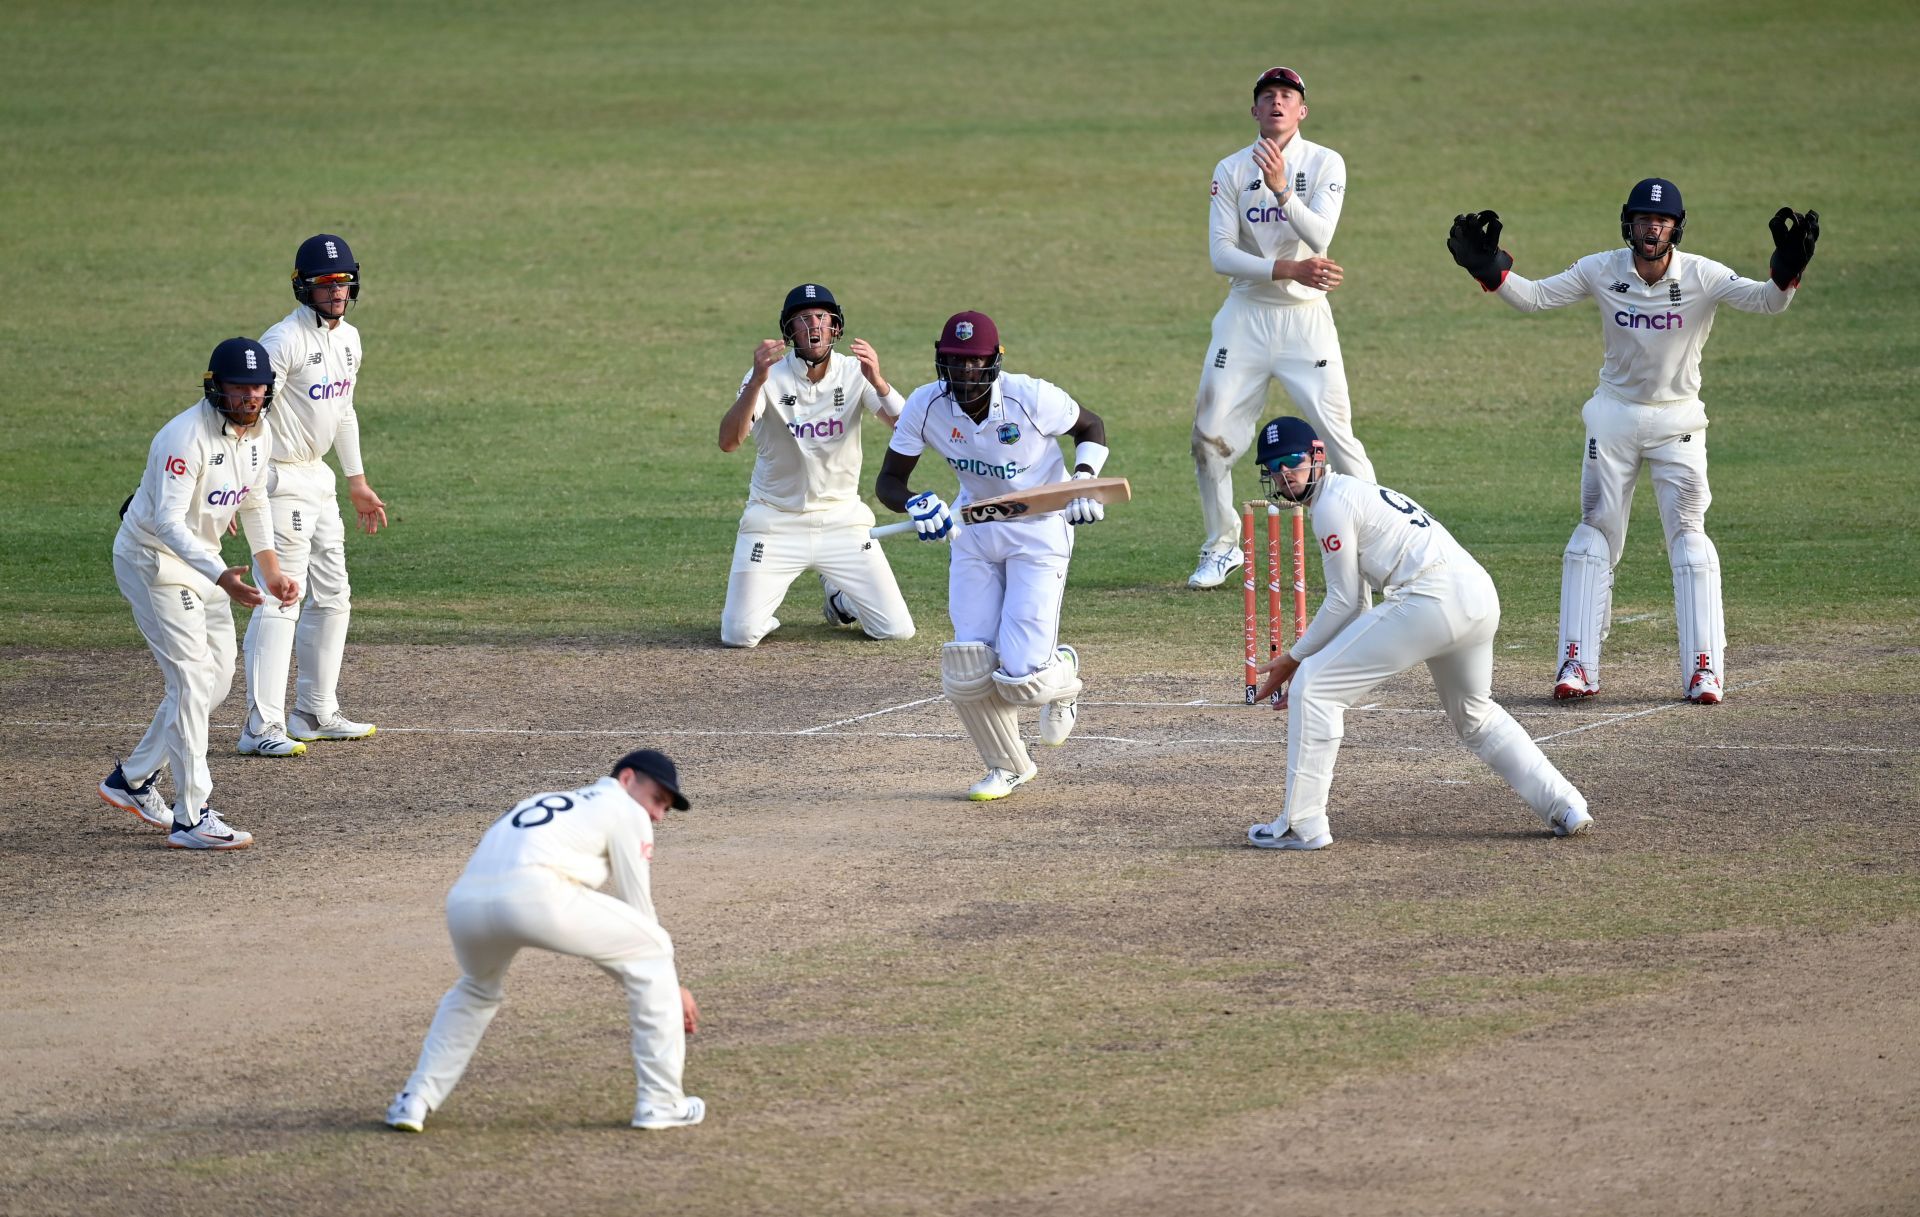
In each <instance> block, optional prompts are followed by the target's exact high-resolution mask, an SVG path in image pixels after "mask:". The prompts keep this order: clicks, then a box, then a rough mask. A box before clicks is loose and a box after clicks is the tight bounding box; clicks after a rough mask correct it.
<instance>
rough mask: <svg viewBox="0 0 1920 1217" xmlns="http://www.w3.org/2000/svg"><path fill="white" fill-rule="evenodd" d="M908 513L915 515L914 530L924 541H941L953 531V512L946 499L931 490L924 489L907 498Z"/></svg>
mask: <svg viewBox="0 0 1920 1217" xmlns="http://www.w3.org/2000/svg"><path fill="white" fill-rule="evenodd" d="M907 514H908V515H910V516H912V517H913V528H914V532H915V533H916V534H917V535H918V536H919V538H920V539H921V540H922V541H940V540H944V539H945V538H946V535H947V534H948V533H950V532H952V531H953V513H952V512H951V511H948V510H947V504H946V500H944V499H942V498H941V497H940V496H939V495H937V494H935V493H934V492H933V491H931V490H922V491H921V492H920V493H919V494H916V495H914V496H913V497H912V498H910V499H908V500H907Z"/></svg>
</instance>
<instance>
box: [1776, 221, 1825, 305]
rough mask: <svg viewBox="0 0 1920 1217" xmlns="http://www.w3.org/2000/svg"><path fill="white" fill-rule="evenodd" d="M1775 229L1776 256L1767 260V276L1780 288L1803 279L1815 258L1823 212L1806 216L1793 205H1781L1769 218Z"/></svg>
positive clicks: (1785, 287) (1783, 288)
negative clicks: (1815, 244) (1808, 265)
mask: <svg viewBox="0 0 1920 1217" xmlns="http://www.w3.org/2000/svg"><path fill="white" fill-rule="evenodd" d="M1767 227H1768V228H1771V229H1772V230H1773V258H1772V259H1771V260H1770V261H1769V262H1768V263H1767V277H1768V278H1769V279H1772V280H1773V285H1774V286H1775V287H1777V288H1779V289H1780V290H1781V291H1783V292H1784V291H1786V290H1787V289H1788V288H1790V287H1792V286H1793V285H1794V284H1796V283H1798V282H1800V276H1801V274H1802V273H1803V272H1805V270H1806V269H1807V263H1809V262H1811V261H1813V246H1814V243H1815V242H1817V241H1818V240H1819V239H1820V213H1819V212H1817V211H1809V212H1807V213H1805V214H1804V215H1803V214H1801V213H1800V212H1797V211H1795V210H1794V209H1793V208H1791V207H1782V208H1781V209H1780V210H1778V211H1776V212H1774V213H1773V219H1771V220H1769V221H1767Z"/></svg>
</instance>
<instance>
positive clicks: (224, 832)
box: [167, 807, 253, 849]
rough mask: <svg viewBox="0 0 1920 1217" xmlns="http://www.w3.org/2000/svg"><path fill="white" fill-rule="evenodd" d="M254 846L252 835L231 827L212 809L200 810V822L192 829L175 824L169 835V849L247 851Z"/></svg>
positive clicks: (204, 808)
mask: <svg viewBox="0 0 1920 1217" xmlns="http://www.w3.org/2000/svg"><path fill="white" fill-rule="evenodd" d="M252 844H253V834H252V833H250V832H242V831H240V830H239V829H237V828H233V827H230V826H229V825H228V824H227V822H226V821H225V820H222V819H221V818H220V813H219V812H217V811H215V810H214V809H213V808H211V807H202V808H201V809H200V822H199V823H198V824H195V825H194V826H193V827H192V828H183V827H181V826H180V825H179V824H178V823H175V824H174V826H173V831H172V832H170V833H168V834H167V848H168V849H245V848H246V847H247V846H249V845H252Z"/></svg>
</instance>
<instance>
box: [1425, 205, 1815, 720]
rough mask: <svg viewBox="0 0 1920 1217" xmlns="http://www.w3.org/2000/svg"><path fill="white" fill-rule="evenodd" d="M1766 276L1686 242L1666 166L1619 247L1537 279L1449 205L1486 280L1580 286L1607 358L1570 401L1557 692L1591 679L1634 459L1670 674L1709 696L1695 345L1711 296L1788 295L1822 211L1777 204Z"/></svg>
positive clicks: (1464, 259)
mask: <svg viewBox="0 0 1920 1217" xmlns="http://www.w3.org/2000/svg"><path fill="white" fill-rule="evenodd" d="M1770 223H1771V227H1772V230H1773V244H1774V250H1773V258H1772V262H1771V264H1770V266H1769V268H1768V278H1769V279H1770V280H1771V282H1769V281H1768V280H1765V279H1761V280H1755V279H1748V278H1744V277H1742V276H1741V275H1739V274H1737V273H1735V272H1734V271H1732V270H1729V269H1728V268H1727V267H1725V266H1723V265H1721V264H1720V263H1718V262H1715V261H1713V260H1712V259H1711V258H1702V257H1699V256H1697V255H1695V254H1689V253H1682V252H1681V251H1680V249H1679V248H1678V247H1679V245H1680V238H1681V236H1682V235H1683V234H1684V233H1685V231H1686V226H1687V212H1686V208H1684V207H1682V206H1681V205H1680V188H1679V187H1677V186H1675V185H1674V184H1673V183H1672V182H1669V181H1667V180H1666V179H1665V178H1657V177H1651V178H1647V179H1645V180H1643V181H1641V182H1639V183H1638V184H1637V185H1635V186H1634V188H1633V189H1632V191H1630V192H1629V193H1628V195H1627V201H1626V203H1625V205H1623V206H1622V207H1621V208H1620V235H1621V236H1622V237H1623V238H1624V239H1625V240H1626V242H1627V248H1625V249H1615V250H1609V251H1607V252H1604V253H1597V254H1588V255H1587V256H1586V257H1584V258H1582V259H1580V260H1579V261H1578V262H1575V263H1574V264H1573V265H1572V266H1570V267H1568V268H1567V269H1566V270H1564V271H1562V272H1561V273H1560V274H1557V275H1553V276H1551V277H1549V278H1546V279H1542V280H1540V281H1539V282H1537V283H1536V282H1534V281H1532V280H1530V279H1526V278H1523V277H1522V276H1520V275H1516V274H1513V273H1512V267H1513V258H1512V257H1511V256H1509V255H1508V253H1507V251H1506V250H1504V249H1501V248H1500V229H1501V224H1500V217H1499V216H1498V215H1497V214H1495V213H1494V212H1491V211H1481V212H1476V213H1474V214H1472V215H1461V216H1455V217H1454V221H1453V229H1452V231H1451V232H1449V233H1448V235H1447V248H1448V250H1449V251H1451V252H1452V254H1453V260H1454V261H1455V262H1457V263H1459V264H1460V266H1461V267H1462V268H1464V269H1465V270H1466V271H1467V273H1468V274H1471V275H1472V276H1473V277H1474V278H1475V279H1477V280H1479V282H1480V286H1481V287H1482V288H1483V289H1484V290H1486V291H1489V292H1497V293H1498V294H1499V296H1500V298H1501V299H1502V300H1505V301H1506V302H1507V303H1508V304H1510V305H1512V306H1513V307H1514V308H1516V309H1518V310H1520V311H1521V312H1523V313H1537V312H1539V311H1541V310H1542V309H1552V308H1563V307H1565V306H1566V305H1569V304H1573V303H1574V302H1576V301H1579V300H1585V299H1589V298H1591V299H1593V300H1595V301H1597V302H1598V303H1599V305H1600V333H1601V337H1602V341H1603V343H1604V347H1605V352H1606V355H1605V358H1604V359H1603V360H1602V361H1601V364H1600V384H1599V386H1598V387H1597V388H1596V389H1594V391H1593V396H1592V398H1590V399H1589V400H1588V402H1587V404H1586V405H1585V406H1584V407H1582V408H1581V410H1580V420H1581V422H1582V423H1584V424H1585V426H1586V432H1587V443H1586V448H1585V450H1584V452H1583V454H1582V457H1583V459H1582V460H1581V462H1580V523H1579V524H1577V525H1576V526H1575V527H1574V530H1573V536H1572V537H1571V538H1570V539H1569V540H1568V541H1567V548H1566V553H1565V554H1564V556H1563V557H1562V559H1561V571H1560V653H1559V665H1560V666H1559V670H1558V672H1557V673H1556V675H1555V677H1554V685H1553V695H1554V696H1555V697H1556V698H1560V699H1563V700H1564V699H1566V698H1571V697H1588V696H1591V695H1592V694H1595V693H1598V692H1599V691H1600V644H1601V642H1602V641H1603V640H1604V639H1605V638H1606V636H1607V630H1608V627H1609V626H1610V625H1611V624H1612V622H1613V569H1614V567H1616V566H1618V565H1619V564H1620V552H1621V550H1622V549H1623V548H1624V547H1625V545H1626V542H1627V514H1628V509H1629V508H1630V507H1632V506H1633V489H1634V483H1635V482H1636V481H1637V480H1638V478H1639V476H1640V466H1641V465H1642V464H1645V465H1647V466H1649V467H1650V468H1651V469H1652V472H1653V493H1654V498H1655V499H1656V501H1657V502H1658V503H1659V505H1660V524H1661V527H1662V528H1663V529H1665V531H1666V539H1667V561H1668V563H1669V565H1671V566H1672V568H1673V608H1674V617H1675V620H1676V623H1677V624H1678V627H1679V635H1680V689H1681V692H1682V694H1683V695H1684V696H1685V697H1686V698H1687V699H1688V700H1689V701H1692V702H1696V703H1699V704H1701V705H1713V704H1715V703H1716V702H1718V701H1719V700H1720V699H1721V697H1723V696H1724V695H1725V687H1726V685H1725V682H1726V679H1727V667H1726V645H1727V637H1726V635H1727V627H1726V619H1725V617H1724V615H1723V614H1722V611H1721V602H1720V554H1719V551H1717V550H1716V549H1715V548H1714V546H1713V542H1712V541H1710V540H1708V539H1707V531H1706V526H1707V505H1708V504H1709V503H1711V502H1712V501H1713V495H1712V494H1711V493H1710V492H1709V491H1708V490H1707V408H1706V406H1705V405H1704V404H1702V403H1701V401H1700V350H1701V348H1702V347H1703V346H1705V345H1706V341H1707V334H1708V332H1709V331H1710V330H1711V329H1712V328H1713V315H1714V312H1715V310H1716V309H1718V308H1719V306H1720V305H1722V304H1730V305H1732V306H1733V307H1734V308H1737V309H1739V310H1740V311H1741V312H1743V313H1779V312H1783V311H1785V309H1786V307H1787V305H1789V304H1791V303H1792V302H1793V296H1794V289H1795V288H1796V287H1797V286H1798V285H1799V283H1800V274H1801V272H1802V271H1804V270H1806V268H1807V263H1808V261H1809V260H1811V259H1812V257H1813V247H1814V243H1815V242H1816V241H1818V240H1819V238H1820V214H1819V213H1818V212H1815V211H1809V212H1807V213H1805V214H1804V215H1802V214H1799V213H1797V212H1795V211H1793V210H1792V209H1790V208H1786V207H1782V208H1781V209H1780V210H1779V211H1778V212H1776V213H1775V214H1774V217H1773V219H1772V221H1771V222H1770Z"/></svg>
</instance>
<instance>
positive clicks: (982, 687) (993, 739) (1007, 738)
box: [940, 642, 1033, 773]
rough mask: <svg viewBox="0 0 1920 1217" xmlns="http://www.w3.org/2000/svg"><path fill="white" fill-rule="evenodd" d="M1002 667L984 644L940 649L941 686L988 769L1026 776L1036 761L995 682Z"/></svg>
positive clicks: (949, 646)
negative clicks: (996, 672)
mask: <svg viewBox="0 0 1920 1217" xmlns="http://www.w3.org/2000/svg"><path fill="white" fill-rule="evenodd" d="M999 666H1000V657H999V656H998V655H996V654H995V653H994V650H993V648H992V647H990V646H987V645H986V644H985V643H980V642H949V643H947V644H946V645H945V646H943V647H941V648H940V687H941V689H942V690H944V691H945V693H946V695H947V700H948V701H950V702H952V703H953V710H954V713H956V714H958V715H959V716H960V724H961V726H963V727H965V728H966V729H967V734H968V735H970V736H972V737H973V744H974V747H976V748H978V749H979V750H980V759H981V760H983V761H985V762H986V763H987V767H988V768H990V769H1005V770H1008V771H1009V772H1012V773H1026V772H1027V771H1028V770H1030V769H1032V768H1033V761H1032V759H1031V758H1029V757H1028V756H1027V745H1026V743H1025V741H1023V740H1022V739H1021V738H1020V721H1019V718H1018V717H1017V716H1016V715H1015V713H1014V708H1013V706H1012V705H1011V704H1009V703H1008V702H1007V701H1006V700H1005V699H1003V698H1002V697H1001V696H1000V690H999V688H998V686H997V685H996V683H995V681H994V679H993V674H994V672H995V670H996V669H998V668H999Z"/></svg>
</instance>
